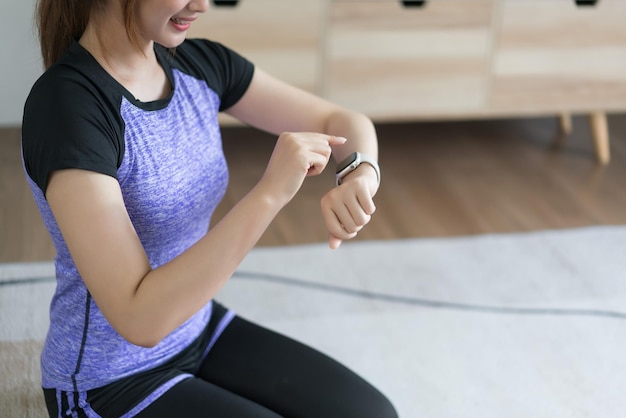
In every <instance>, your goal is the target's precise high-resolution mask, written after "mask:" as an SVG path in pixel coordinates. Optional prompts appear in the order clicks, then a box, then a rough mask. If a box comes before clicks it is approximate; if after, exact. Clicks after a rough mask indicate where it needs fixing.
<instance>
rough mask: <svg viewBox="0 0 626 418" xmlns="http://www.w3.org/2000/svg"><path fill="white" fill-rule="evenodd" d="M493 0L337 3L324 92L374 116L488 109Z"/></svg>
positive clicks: (331, 21)
mask: <svg viewBox="0 0 626 418" xmlns="http://www.w3.org/2000/svg"><path fill="white" fill-rule="evenodd" d="M493 5H494V1H492V0H472V1H467V0H430V1H427V2H426V5H425V6H424V7H421V8H418V7H403V6H402V4H401V2H400V1H394V0H335V1H332V2H331V6H330V10H329V14H330V16H329V23H328V27H327V39H326V62H325V73H324V80H325V83H324V86H323V92H324V95H325V96H326V97H328V98H329V99H331V100H333V101H336V102H338V103H341V104H343V105H345V106H348V107H350V108H353V109H357V110H360V111H363V112H365V113H366V114H368V115H369V116H371V117H373V118H374V119H379V120H380V119H402V118H414V117H421V116H424V117H433V116H439V115H447V114H449V113H467V112H473V111H476V110H479V109H482V108H483V107H484V105H485V103H486V99H487V96H486V94H485V91H486V90H485V87H486V83H487V73H488V69H489V62H488V56H489V54H488V50H489V48H490V47H491V45H490V37H491V22H492V16H493Z"/></svg>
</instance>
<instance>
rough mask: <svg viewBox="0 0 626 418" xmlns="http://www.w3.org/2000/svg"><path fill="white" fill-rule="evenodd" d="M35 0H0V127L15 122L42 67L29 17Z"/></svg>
mask: <svg viewBox="0 0 626 418" xmlns="http://www.w3.org/2000/svg"><path fill="white" fill-rule="evenodd" d="M34 10H35V0H9V1H3V2H2V12H0V40H1V41H0V127H1V126H19V125H20V124H21V122H22V111H23V108H24V102H25V100H26V96H28V92H29V91H30V88H31V86H32V84H33V83H34V82H35V80H37V78H38V77H39V75H40V74H41V73H42V71H43V67H42V64H41V58H40V54H39V44H38V41H37V32H36V30H35V24H34V20H33V15H34Z"/></svg>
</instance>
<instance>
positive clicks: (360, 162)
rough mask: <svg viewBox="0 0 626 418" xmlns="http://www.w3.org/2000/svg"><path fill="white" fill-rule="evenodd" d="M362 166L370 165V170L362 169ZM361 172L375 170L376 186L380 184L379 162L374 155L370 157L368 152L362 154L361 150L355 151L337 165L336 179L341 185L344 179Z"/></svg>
mask: <svg viewBox="0 0 626 418" xmlns="http://www.w3.org/2000/svg"><path fill="white" fill-rule="evenodd" d="M362 167H369V168H370V169H369V170H364V169H361V168H362ZM358 169H361V170H359V171H360V172H363V171H365V172H369V173H370V174H371V172H373V173H374V174H375V176H376V186H377V187H378V186H379V185H380V168H379V167H378V163H377V162H376V160H375V159H373V158H372V157H369V156H368V155H367V154H361V153H360V152H353V153H352V154H350V155H349V156H348V157H347V158H346V159H344V160H343V161H341V162H340V163H339V164H338V165H337V171H336V173H335V180H336V184H337V186H339V185H340V184H341V183H342V182H343V181H344V179H345V178H346V177H347V176H348V175H350V174H352V173H354V172H355V171H357V170H358Z"/></svg>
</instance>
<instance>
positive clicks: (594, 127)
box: [589, 112, 611, 164]
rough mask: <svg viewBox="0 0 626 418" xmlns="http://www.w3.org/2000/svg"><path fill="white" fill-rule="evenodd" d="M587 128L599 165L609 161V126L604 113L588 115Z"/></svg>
mask: <svg viewBox="0 0 626 418" xmlns="http://www.w3.org/2000/svg"><path fill="white" fill-rule="evenodd" d="M589 126H590V128H591V137H592V139H593V147H594V150H595V153H596V158H597V159H598V161H599V162H600V163H601V164H608V163H609V161H610V160H611V154H610V149H609V126H608V123H607V119H606V114H605V113H604V112H593V113H591V114H590V115H589Z"/></svg>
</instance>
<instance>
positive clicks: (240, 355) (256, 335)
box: [138, 317, 397, 418]
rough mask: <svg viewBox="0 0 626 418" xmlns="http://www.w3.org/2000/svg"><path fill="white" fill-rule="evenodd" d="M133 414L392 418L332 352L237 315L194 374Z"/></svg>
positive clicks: (381, 399)
mask: <svg viewBox="0 0 626 418" xmlns="http://www.w3.org/2000/svg"><path fill="white" fill-rule="evenodd" d="M138 417H141V418H153V417H186V418H194V417H210V418H246V417H250V418H252V417H253V418H279V417H285V418H287V417H290V418H291V417H294V418H295V417H298V418H307V417H311V418H313V417H315V418H334V417H337V418H351V417H354V418H357V417H358V418H369V417H371V418H374V417H375V418H396V417H397V413H396V412H395V410H394V407H393V406H392V405H391V403H390V402H389V400H388V399H387V398H386V397H385V396H384V395H383V394H381V393H380V392H379V391H378V390H376V389H375V388H374V387H372V386H371V385H370V384H369V383H367V382H366V381H364V380H363V379H362V378H360V377H359V376H357V375H356V374H355V373H353V372H351V371H350V370H348V369H347V368H346V367H344V366H342V365H341V364H339V363H337V362H336V361H334V360H332V359H331V358H329V357H327V356H325V355H323V354H321V353H319V352H318V351H315V350H313V349H311V348H309V347H307V346H305V345H303V344H300V343H298V342H296V341H294V340H292V339H290V338H287V337H285V336H283V335H280V334H277V333H275V332H272V331H270V330H267V329H265V328H262V327H259V326H257V325H255V324H253V323H251V322H248V321H246V320H244V319H242V318H240V317H235V318H234V319H233V320H232V322H231V323H230V324H229V325H228V327H227V328H226V330H225V331H224V333H223V334H222V335H221V336H220V338H219V339H218V341H217V343H216V344H215V346H214V347H213V348H212V349H211V351H210V352H209V355H208V357H207V358H206V359H205V361H204V362H203V363H202V366H201V368H200V370H199V372H198V373H197V375H196V377H195V378H189V379H186V380H183V381H182V382H180V383H178V384H177V385H175V386H174V387H173V388H172V389H170V390H169V391H167V392H166V393H165V394H163V395H162V396H161V397H160V398H158V399H157V400H156V401H155V402H153V403H152V404H151V405H150V406H148V407H147V408H146V409H144V410H143V411H142V412H141V413H140V414H139V415H138Z"/></svg>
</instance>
